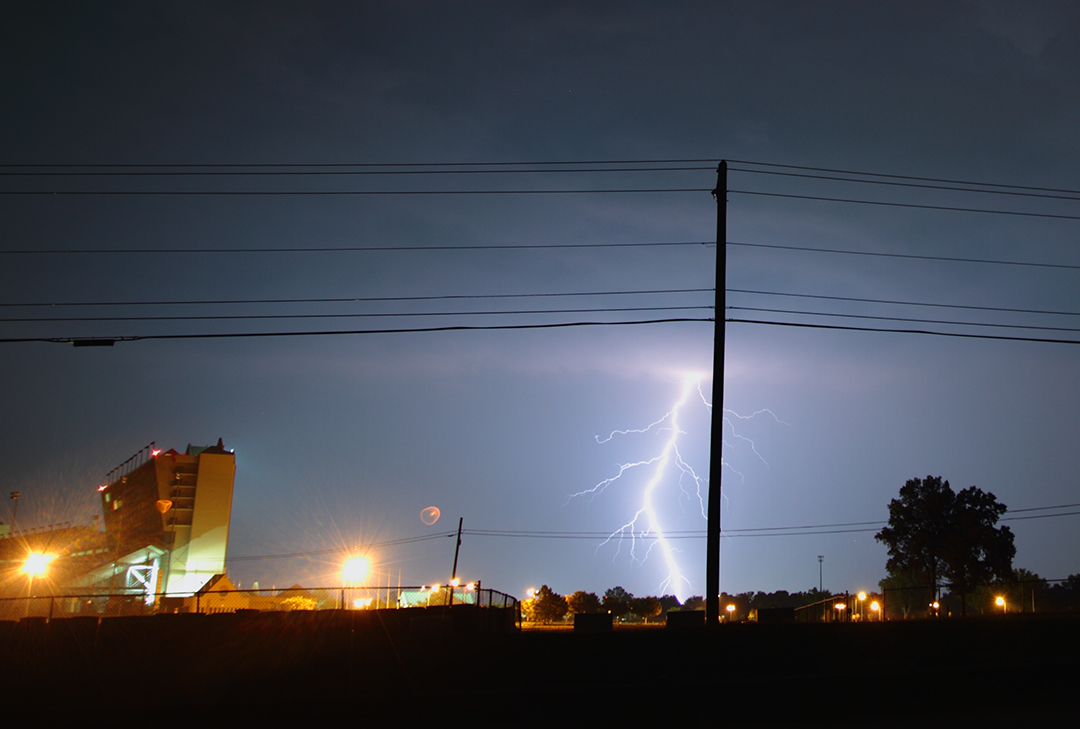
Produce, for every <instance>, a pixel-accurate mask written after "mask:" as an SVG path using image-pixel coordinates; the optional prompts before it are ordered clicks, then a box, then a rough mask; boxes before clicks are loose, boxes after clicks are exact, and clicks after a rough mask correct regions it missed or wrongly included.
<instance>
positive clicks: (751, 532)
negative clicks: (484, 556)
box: [229, 504, 1080, 562]
mask: <svg viewBox="0 0 1080 729" xmlns="http://www.w3.org/2000/svg"><path fill="white" fill-rule="evenodd" d="M1076 507H1080V504H1059V505H1057V506H1035V507H1031V508H1027V509H1009V511H1008V512H1007V514H1016V513H1021V512H1031V511H1050V510H1055V509H1071V508H1076ZM1076 515H1080V512H1068V513H1062V514H1040V515H1036V516H1032V517H1010V516H1003V517H1002V518H1001V519H1000V521H1017V520H1021V519H1032V518H1035V519H1049V518H1053V517H1056V516H1076ZM886 524H888V522H887V521H853V522H839V523H835V524H802V525H797V526H786V527H756V528H747V529H725V530H723V534H724V535H725V536H727V537H730V538H734V537H755V536H763V537H768V536H778V537H784V536H812V535H815V534H848V533H856V532H872V531H875V528H876V527H882V526H885V525H886ZM847 527H868V528H855V529H848V528H847ZM807 530H813V531H807ZM822 530H827V531H822ZM461 533H462V535H463V536H477V537H506V538H532V539H586V540H596V539H608V538H616V537H617V536H618V533H617V532H616V533H614V534H613V533H611V532H600V531H550V530H548V531H531V530H523V529H463V530H462V532H461ZM455 534H456V532H442V533H439V534H426V535H423V536H418V537H406V538H403V539H392V540H387V541H383V542H371V543H368V544H364V545H361V546H360V547H359V548H360V549H373V548H376V547H391V546H398V545H403V544H415V543H418V542H427V541H430V540H433V539H445V538H449V537H453V536H455ZM664 537H665V538H667V539H701V538H704V537H705V530H704V529H690V530H679V531H670V532H664ZM623 538H624V539H629V538H630V537H628V536H627V537H623ZM634 538H635V539H656V538H657V535H656V534H655V533H649V534H637V533H635V535H634ZM347 551H350V549H349V548H348V547H335V548H330V549H316V550H310V551H306V552H289V553H286V554H265V555H247V556H243V557H230V558H229V561H230V562H244V561H251V560H266V559H295V558H299V557H316V556H321V555H325V554H340V553H342V552H347Z"/></svg>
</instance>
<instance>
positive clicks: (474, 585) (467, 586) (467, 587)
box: [465, 582, 476, 591]
mask: <svg viewBox="0 0 1080 729" xmlns="http://www.w3.org/2000/svg"><path fill="white" fill-rule="evenodd" d="M465 589H466V590H469V591H472V590H475V589H476V583H475V582H470V583H469V584H467V585H465Z"/></svg>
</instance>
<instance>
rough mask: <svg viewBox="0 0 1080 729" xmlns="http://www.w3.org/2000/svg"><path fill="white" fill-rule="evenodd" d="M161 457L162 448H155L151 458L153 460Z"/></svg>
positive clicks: (151, 452)
mask: <svg viewBox="0 0 1080 729" xmlns="http://www.w3.org/2000/svg"><path fill="white" fill-rule="evenodd" d="M160 455H161V449H160V448H155V449H154V450H152V451H150V457H151V458H157V457H158V456H160Z"/></svg>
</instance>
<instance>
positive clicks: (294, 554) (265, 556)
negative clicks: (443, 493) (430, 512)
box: [229, 532, 457, 562]
mask: <svg viewBox="0 0 1080 729" xmlns="http://www.w3.org/2000/svg"><path fill="white" fill-rule="evenodd" d="M456 533H457V532H446V533H443V534H426V535H424V536H422V537H406V538H404V539H391V540H388V541H385V542H371V543H369V544H364V545H361V546H360V547H359V549H374V548H376V547H396V546H399V545H402V544H416V543H418V542H428V541H431V540H433V539H445V538H447V537H453V536H455V535H456ZM349 551H352V550H351V549H350V548H349V547H335V548H332V549H315V550H310V551H307V552H290V553H288V554H254V555H248V556H244V557H229V561H230V562H250V561H254V560H267V559H296V558H298V557H318V556H321V555H324V554H341V553H342V552H349Z"/></svg>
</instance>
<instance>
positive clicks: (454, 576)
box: [450, 516, 465, 580]
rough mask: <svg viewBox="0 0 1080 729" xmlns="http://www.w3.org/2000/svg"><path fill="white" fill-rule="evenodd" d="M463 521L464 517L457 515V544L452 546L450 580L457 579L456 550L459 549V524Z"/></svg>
mask: <svg viewBox="0 0 1080 729" xmlns="http://www.w3.org/2000/svg"><path fill="white" fill-rule="evenodd" d="M464 521H465V517H463V516H459V517H458V522H457V546H456V547H454V571H453V573H452V574H451V575H450V579H451V580H456V579H457V558H458V552H460V551H461V524H462V523H463V522H464Z"/></svg>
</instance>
